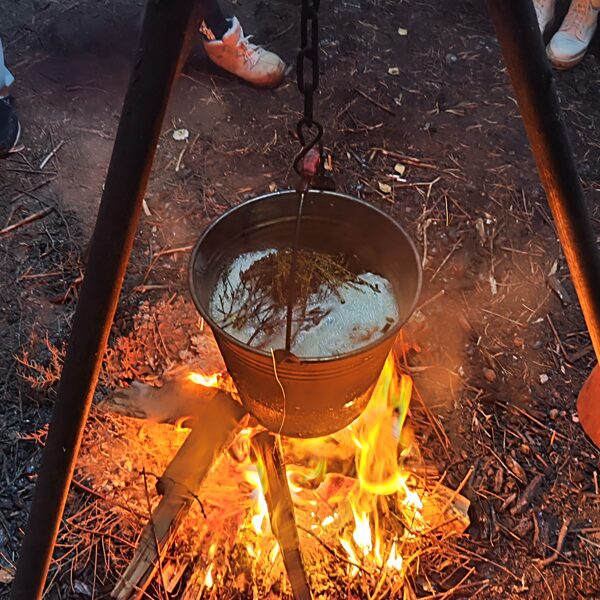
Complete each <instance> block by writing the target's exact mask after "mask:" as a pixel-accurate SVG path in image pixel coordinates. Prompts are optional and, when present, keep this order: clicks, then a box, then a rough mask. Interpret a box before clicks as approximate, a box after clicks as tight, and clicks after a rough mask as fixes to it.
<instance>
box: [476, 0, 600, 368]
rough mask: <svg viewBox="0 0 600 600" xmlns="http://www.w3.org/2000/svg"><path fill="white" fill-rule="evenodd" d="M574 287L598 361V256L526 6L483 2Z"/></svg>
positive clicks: (520, 0)
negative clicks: (497, 42) (487, 8)
mask: <svg viewBox="0 0 600 600" xmlns="http://www.w3.org/2000/svg"><path fill="white" fill-rule="evenodd" d="M487 4H488V7H489V10H490V13H491V16H492V21H493V23H494V27H495V29H496V35H497V36H498V41H499V42H500V47H501V49H502V54H503V56H504V61H505V62H506V66H507V68H508V74H509V75H510V79H511V81H512V84H513V88H514V91H515V95H516V97H517V102H518V104H519V108H520V110H521V115H522V117H523V122H524V123H525V129H526V130H527V136H528V138H529V143H530V145H531V150H532V152H533V156H534V158H535V162H536V165H537V169H538V173H539V176H540V179H541V181H542V184H543V186H544V189H545V190H546V197H547V198H548V204H549V205H550V210H551V211H552V215H553V217H554V221H555V223H556V230H557V232H558V237H559V239H560V242H561V245H562V248H563V251H564V253H565V257H566V259H567V264H568V266H569V270H570V271H571V277H572V279H573V285H574V286H575V290H576V292H577V297H578V298H579V303H580V305H581V309H582V311H583V316H584V318H585V322H586V325H587V328H588V331H589V333H590V337H591V338H592V344H593V346H594V350H595V352H596V357H597V358H599V359H600V255H599V253H598V246H597V244H596V239H595V236H594V232H593V230H592V226H591V221H590V218H589V215H588V211H587V208H586V205H585V199H584V195H583V189H582V187H581V182H580V180H579V175H578V173H577V167H576V165H575V159H574V157H573V153H572V152H571V146H570V144H569V140H568V137H567V132H566V128H565V125H564V123H563V121H562V117H561V110H560V104H559V101H558V97H557V95H556V89H555V85H554V78H553V74H552V69H551V67H550V64H549V62H548V58H547V57H546V52H545V48H544V44H543V42H542V37H541V34H540V31H539V28H538V24H537V19H536V16H535V11H534V8H533V2H532V1H531V0H487Z"/></svg>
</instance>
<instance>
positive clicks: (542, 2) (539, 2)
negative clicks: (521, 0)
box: [533, 0, 556, 35]
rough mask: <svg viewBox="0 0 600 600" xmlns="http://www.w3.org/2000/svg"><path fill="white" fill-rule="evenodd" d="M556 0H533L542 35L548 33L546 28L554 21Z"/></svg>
mask: <svg viewBox="0 0 600 600" xmlns="http://www.w3.org/2000/svg"><path fill="white" fill-rule="evenodd" d="M555 6H556V0H533V7H534V8H535V15H536V17H537V21H538V25H539V26H540V31H541V32H542V35H544V33H546V29H547V28H548V27H549V26H550V24H551V23H552V21H554V7H555Z"/></svg>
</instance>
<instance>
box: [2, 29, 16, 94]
mask: <svg viewBox="0 0 600 600" xmlns="http://www.w3.org/2000/svg"><path fill="white" fill-rule="evenodd" d="M14 80H15V78H14V77H13V76H12V73H11V72H10V71H9V70H8V69H7V68H6V65H5V64H4V51H3V50H2V40H1V39H0V98H1V97H2V96H6V95H7V94H8V87H9V86H10V85H12V83H13V81H14Z"/></svg>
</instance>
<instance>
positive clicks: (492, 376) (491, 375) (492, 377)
mask: <svg viewBox="0 0 600 600" xmlns="http://www.w3.org/2000/svg"><path fill="white" fill-rule="evenodd" d="M483 376H484V377H485V378H486V379H487V380H488V381H489V382H490V383H491V382H493V381H496V371H494V370H493V369H484V370H483Z"/></svg>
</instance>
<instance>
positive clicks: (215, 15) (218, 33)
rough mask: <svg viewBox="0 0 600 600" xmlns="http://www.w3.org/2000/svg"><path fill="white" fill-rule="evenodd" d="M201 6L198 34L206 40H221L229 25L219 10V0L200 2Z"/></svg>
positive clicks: (203, 0)
mask: <svg viewBox="0 0 600 600" xmlns="http://www.w3.org/2000/svg"><path fill="white" fill-rule="evenodd" d="M201 6H202V8H201V12H202V22H201V23H200V33H202V34H203V35H204V37H206V39H208V40H214V39H221V38H222V37H223V35H224V34H225V32H226V31H227V30H228V29H229V27H230V23H229V21H228V20H227V18H226V17H225V15H224V14H223V11H222V10H221V6H220V5H219V0H202V1H201Z"/></svg>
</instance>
